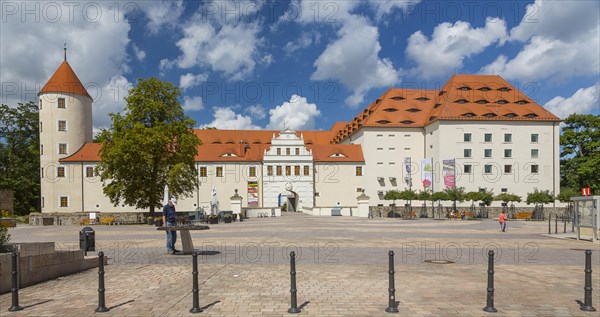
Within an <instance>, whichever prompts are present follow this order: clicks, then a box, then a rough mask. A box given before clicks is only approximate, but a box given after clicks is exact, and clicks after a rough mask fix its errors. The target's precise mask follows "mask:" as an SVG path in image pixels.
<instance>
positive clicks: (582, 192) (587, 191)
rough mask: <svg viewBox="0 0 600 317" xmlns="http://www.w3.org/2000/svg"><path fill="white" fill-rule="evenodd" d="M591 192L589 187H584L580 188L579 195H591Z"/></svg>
mask: <svg viewBox="0 0 600 317" xmlns="http://www.w3.org/2000/svg"><path fill="white" fill-rule="evenodd" d="M591 194H592V192H591V191H590V188H589V187H585V188H582V189H581V196H591Z"/></svg>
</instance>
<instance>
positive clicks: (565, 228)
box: [563, 215, 567, 233]
mask: <svg viewBox="0 0 600 317" xmlns="http://www.w3.org/2000/svg"><path fill="white" fill-rule="evenodd" d="M563 227H564V228H563V233H567V217H565V215H563Z"/></svg>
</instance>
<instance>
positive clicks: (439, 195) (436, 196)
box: [431, 191, 449, 201]
mask: <svg viewBox="0 0 600 317" xmlns="http://www.w3.org/2000/svg"><path fill="white" fill-rule="evenodd" d="M431 200H433V201H438V200H449V198H448V195H447V194H446V192H445V191H443V192H435V193H433V194H431Z"/></svg>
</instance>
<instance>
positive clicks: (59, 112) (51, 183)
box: [38, 49, 93, 212]
mask: <svg viewBox="0 0 600 317" xmlns="http://www.w3.org/2000/svg"><path fill="white" fill-rule="evenodd" d="M38 96H39V118H40V123H39V131H40V168H41V178H42V179H41V196H42V212H61V211H64V212H72V211H76V209H75V207H76V206H75V205H76V204H77V203H76V202H77V199H76V197H71V196H72V193H73V191H72V190H71V189H70V187H73V186H79V187H81V184H80V182H78V181H77V180H76V178H75V171H73V169H74V168H73V167H72V166H71V167H69V166H68V165H62V164H61V162H60V160H61V159H62V158H65V157H68V156H70V155H72V154H73V153H75V152H77V150H79V149H80V148H81V147H82V146H83V145H84V144H85V143H91V142H92V141H93V140H92V127H93V125H92V97H91V96H90V95H89V94H88V92H87V91H86V89H85V87H84V86H83V85H82V84H81V81H80V80H79V78H78V77H77V75H75V72H74V71H73V69H72V68H71V66H70V65H69V63H68V62H67V55H66V49H65V59H64V61H63V62H62V64H61V65H60V66H59V67H58V69H57V70H56V72H55V73H54V75H52V77H51V78H50V80H48V82H47V83H46V85H44V87H43V88H42V90H41V91H40V92H39V94H38ZM77 184H79V185H77Z"/></svg>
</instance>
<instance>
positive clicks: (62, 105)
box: [58, 98, 66, 109]
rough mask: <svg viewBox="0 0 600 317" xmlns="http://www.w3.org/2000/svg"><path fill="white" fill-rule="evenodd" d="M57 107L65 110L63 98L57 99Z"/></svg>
mask: <svg viewBox="0 0 600 317" xmlns="http://www.w3.org/2000/svg"><path fill="white" fill-rule="evenodd" d="M58 107H59V108H61V109H65V108H66V105H65V98H58Z"/></svg>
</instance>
